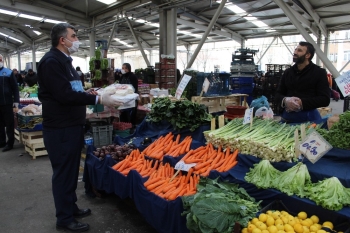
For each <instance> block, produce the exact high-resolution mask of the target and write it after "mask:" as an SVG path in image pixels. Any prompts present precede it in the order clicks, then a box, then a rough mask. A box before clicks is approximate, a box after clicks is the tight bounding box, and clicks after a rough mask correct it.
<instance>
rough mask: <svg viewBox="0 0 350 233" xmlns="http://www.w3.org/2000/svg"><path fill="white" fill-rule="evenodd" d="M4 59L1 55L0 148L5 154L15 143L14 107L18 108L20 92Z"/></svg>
mask: <svg viewBox="0 0 350 233" xmlns="http://www.w3.org/2000/svg"><path fill="white" fill-rule="evenodd" d="M3 59H4V57H3V56H2V55H1V54H0V148H3V149H2V151H3V152H5V151H8V150H11V149H12V148H13V144H14V143H15V131H14V115H13V107H15V108H18V103H19V92H18V84H17V80H16V78H15V76H14V73H13V72H12V71H11V70H10V69H8V68H5V67H4V62H3ZM6 136H7V142H6Z"/></svg>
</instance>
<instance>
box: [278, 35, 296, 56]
mask: <svg viewBox="0 0 350 233" xmlns="http://www.w3.org/2000/svg"><path fill="white" fill-rule="evenodd" d="M278 38H280V40H281V41H282V43H283V44H284V46H286V48H287V49H288V51H289V53H290V54H291V55H292V56H293V52H292V50H290V48H289V47H288V45H287V44H286V42H284V40H283V38H282V36H279V37H278Z"/></svg>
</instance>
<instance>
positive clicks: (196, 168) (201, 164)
mask: <svg viewBox="0 0 350 233" xmlns="http://www.w3.org/2000/svg"><path fill="white" fill-rule="evenodd" d="M211 162H213V160H212V159H211V160H208V161H205V162H204V163H200V164H197V165H196V166H194V170H195V171H198V170H200V169H202V168H204V167H205V166H207V165H209V164H211Z"/></svg>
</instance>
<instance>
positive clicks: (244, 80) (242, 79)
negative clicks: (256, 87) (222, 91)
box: [230, 76, 253, 85]
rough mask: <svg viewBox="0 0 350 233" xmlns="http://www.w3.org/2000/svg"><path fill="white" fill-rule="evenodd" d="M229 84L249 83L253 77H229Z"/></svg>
mask: <svg viewBox="0 0 350 233" xmlns="http://www.w3.org/2000/svg"><path fill="white" fill-rule="evenodd" d="M230 78H231V85H233V84H250V85H252V83H253V77H232V76H231V77H230Z"/></svg>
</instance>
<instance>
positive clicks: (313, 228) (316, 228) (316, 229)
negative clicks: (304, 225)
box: [309, 225, 319, 232]
mask: <svg viewBox="0 0 350 233" xmlns="http://www.w3.org/2000/svg"><path fill="white" fill-rule="evenodd" d="M309 229H310V231H311V232H316V231H318V230H319V229H318V227H317V226H316V225H311V226H310V228H309Z"/></svg>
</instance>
